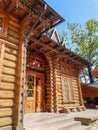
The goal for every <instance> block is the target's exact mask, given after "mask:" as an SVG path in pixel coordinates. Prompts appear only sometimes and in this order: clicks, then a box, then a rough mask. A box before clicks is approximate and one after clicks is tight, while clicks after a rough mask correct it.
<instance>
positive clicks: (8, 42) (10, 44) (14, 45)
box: [0, 39, 19, 50]
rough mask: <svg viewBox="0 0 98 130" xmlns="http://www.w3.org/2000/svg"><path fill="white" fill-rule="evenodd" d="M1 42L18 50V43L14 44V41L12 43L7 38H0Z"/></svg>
mask: <svg viewBox="0 0 98 130" xmlns="http://www.w3.org/2000/svg"><path fill="white" fill-rule="evenodd" d="M0 41H1V42H4V43H5V44H6V45H7V46H9V47H11V48H14V49H16V50H18V47H19V46H18V45H16V44H15V43H12V42H11V41H10V40H8V39H0Z"/></svg>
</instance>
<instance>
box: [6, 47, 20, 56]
mask: <svg viewBox="0 0 98 130" xmlns="http://www.w3.org/2000/svg"><path fill="white" fill-rule="evenodd" d="M5 52H7V53H8V54H12V55H16V56H17V55H18V51H17V50H15V49H13V48H11V47H7V46H6V48H5Z"/></svg>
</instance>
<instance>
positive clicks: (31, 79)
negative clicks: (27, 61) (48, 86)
mask: <svg viewBox="0 0 98 130" xmlns="http://www.w3.org/2000/svg"><path fill="white" fill-rule="evenodd" d="M35 82H36V78H35V75H34V74H30V73H27V81H26V99H25V113H28V112H35V91H36V90H35V89H36V87H35Z"/></svg>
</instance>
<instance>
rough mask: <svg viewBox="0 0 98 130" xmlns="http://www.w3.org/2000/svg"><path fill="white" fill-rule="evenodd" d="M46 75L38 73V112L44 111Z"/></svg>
mask: <svg viewBox="0 0 98 130" xmlns="http://www.w3.org/2000/svg"><path fill="white" fill-rule="evenodd" d="M44 107H45V98H44V75H39V74H38V75H36V112H42V111H44V109H45V108H44Z"/></svg>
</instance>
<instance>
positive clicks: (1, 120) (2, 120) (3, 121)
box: [0, 117, 12, 127]
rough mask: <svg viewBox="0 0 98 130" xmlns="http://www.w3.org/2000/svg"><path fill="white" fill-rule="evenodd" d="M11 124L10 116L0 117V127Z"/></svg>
mask: <svg viewBox="0 0 98 130" xmlns="http://www.w3.org/2000/svg"><path fill="white" fill-rule="evenodd" d="M9 125H12V117H5V118H0V127H4V126H9Z"/></svg>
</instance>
